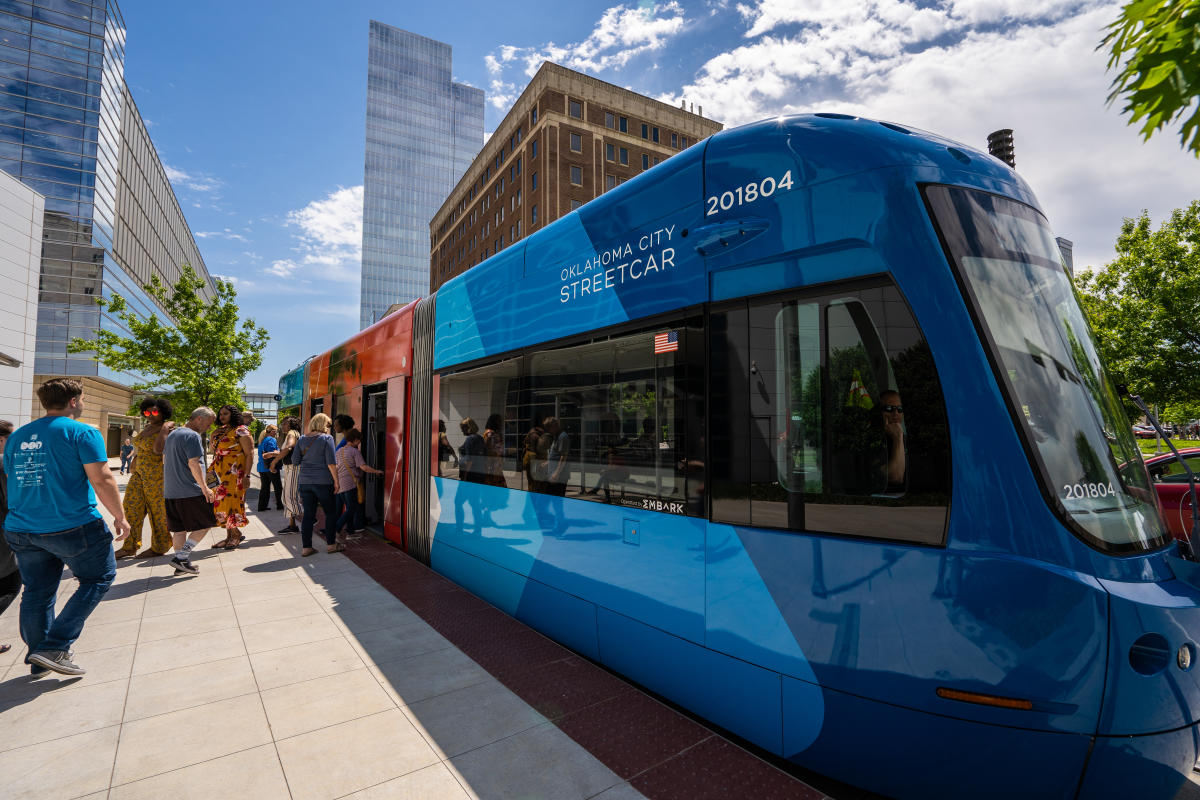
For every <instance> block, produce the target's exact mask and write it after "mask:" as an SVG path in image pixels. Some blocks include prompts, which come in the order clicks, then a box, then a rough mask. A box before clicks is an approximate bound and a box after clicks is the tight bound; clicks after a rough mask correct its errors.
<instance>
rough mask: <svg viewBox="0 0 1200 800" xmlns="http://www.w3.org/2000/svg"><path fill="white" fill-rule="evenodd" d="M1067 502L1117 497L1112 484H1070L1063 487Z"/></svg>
mask: <svg viewBox="0 0 1200 800" xmlns="http://www.w3.org/2000/svg"><path fill="white" fill-rule="evenodd" d="M1063 492H1064V493H1065V494H1066V496H1067V497H1066V499H1067V500H1086V499H1088V498H1089V497H1116V496H1117V493H1116V491H1115V490H1114V489H1113V485H1112V484H1111V483H1068V484H1066V485H1064V486H1063Z"/></svg>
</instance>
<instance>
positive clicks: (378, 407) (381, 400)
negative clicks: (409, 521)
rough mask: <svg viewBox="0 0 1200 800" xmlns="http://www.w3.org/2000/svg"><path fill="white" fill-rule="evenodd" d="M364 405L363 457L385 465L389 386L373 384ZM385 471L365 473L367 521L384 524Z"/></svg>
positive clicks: (370, 462)
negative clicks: (381, 472)
mask: <svg viewBox="0 0 1200 800" xmlns="http://www.w3.org/2000/svg"><path fill="white" fill-rule="evenodd" d="M364 406H365V407H364V409H363V412H364V413H363V431H362V434H363V442H362V449H363V459H364V460H365V461H366V462H367V464H369V465H370V466H372V467H374V468H375V469H383V468H384V452H385V447H386V437H387V390H386V389H385V388H384V387H382V386H372V387H370V388H368V389H367V390H366V402H365V403H364ZM383 477H384V476H382V475H371V474H369V473H368V474H366V475H364V476H363V480H364V487H365V496H366V517H367V524H368V525H371V526H373V527H374V526H377V525H378V526H382V524H383V497H384V483H383Z"/></svg>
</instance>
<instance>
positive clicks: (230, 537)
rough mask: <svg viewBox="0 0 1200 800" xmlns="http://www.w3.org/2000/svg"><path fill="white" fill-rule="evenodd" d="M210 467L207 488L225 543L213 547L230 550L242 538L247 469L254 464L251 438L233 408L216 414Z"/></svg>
mask: <svg viewBox="0 0 1200 800" xmlns="http://www.w3.org/2000/svg"><path fill="white" fill-rule="evenodd" d="M210 446H211V447H212V451H213V460H212V463H211V464H209V465H208V475H209V476H210V480H209V485H210V486H211V485H212V484H213V483H214V482H216V481H214V480H212V477H211V476H215V477H216V479H217V481H219V483H217V485H216V487H215V488H214V489H213V495H214V497H213V513H214V514H216V517H217V525H218V526H221V527H223V528H225V539H224V540H222V541H220V542H217V543H216V544H215V545H213V547H216V548H217V549H221V550H232V549H234V548H236V547H237V546H238V545H239V544H241V543H242V541H243V540H244V539H245V538H246V537H245V536H243V535H242V527H243V526H245V525H246V524H247V523H248V520H247V519H246V486H247V485H248V484H249V482H250V467H251V465H252V464H253V463H254V460H253V459H254V438H253V437H252V436H251V435H250V429H249V428H247V427H246V426H245V425H243V424H242V410H241V409H240V408H238V407H237V406H234V405H224V406H221V408H220V410H218V411H217V428H216V430H214V431H213V434H212V440H211V443H210Z"/></svg>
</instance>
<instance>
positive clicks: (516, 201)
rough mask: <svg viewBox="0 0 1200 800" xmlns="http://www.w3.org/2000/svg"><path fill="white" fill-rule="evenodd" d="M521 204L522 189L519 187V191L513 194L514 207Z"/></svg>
mask: <svg viewBox="0 0 1200 800" xmlns="http://www.w3.org/2000/svg"><path fill="white" fill-rule="evenodd" d="M519 205H521V190H520V189H517V193H516V194H514V195H513V208H516V207H517V206H519Z"/></svg>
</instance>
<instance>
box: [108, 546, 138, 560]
mask: <svg viewBox="0 0 1200 800" xmlns="http://www.w3.org/2000/svg"><path fill="white" fill-rule="evenodd" d="M136 555H137V548H136V547H119V548H117V552H115V553H113V556H115V557H116V559H117V560H118V561H120V560H121V559H122V558H133V557H134V556H136Z"/></svg>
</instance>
